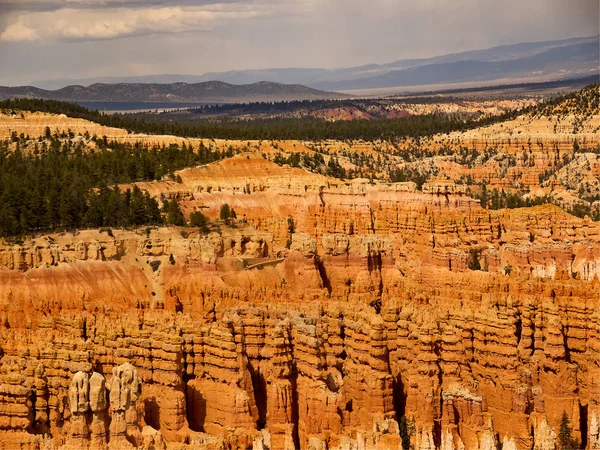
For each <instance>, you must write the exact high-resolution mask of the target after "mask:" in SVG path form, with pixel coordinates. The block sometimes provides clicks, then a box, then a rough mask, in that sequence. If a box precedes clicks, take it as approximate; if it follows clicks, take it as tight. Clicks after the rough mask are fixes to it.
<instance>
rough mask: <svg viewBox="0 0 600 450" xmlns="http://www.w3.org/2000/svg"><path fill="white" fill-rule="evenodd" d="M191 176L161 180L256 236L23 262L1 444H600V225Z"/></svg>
mask: <svg viewBox="0 0 600 450" xmlns="http://www.w3.org/2000/svg"><path fill="white" fill-rule="evenodd" d="M179 174H180V176H181V178H182V183H171V182H156V183H149V184H142V187H143V188H144V189H148V190H149V191H150V192H151V193H152V194H153V195H157V196H159V195H160V194H164V195H165V196H172V197H175V198H178V199H179V200H180V201H181V203H182V206H183V207H184V209H185V211H186V212H187V213H188V214H189V213H190V212H191V211H192V210H193V209H194V208H196V209H200V210H202V211H203V212H204V213H205V214H207V215H208V216H210V217H212V218H215V217H216V216H217V215H218V211H219V207H220V205H221V204H223V203H228V204H229V205H231V206H232V207H233V208H234V209H235V210H236V211H237V214H238V221H237V222H236V228H230V227H227V226H225V224H222V225H221V232H220V233H217V232H212V233H210V234H208V235H201V234H199V233H198V232H197V231H195V230H193V229H184V228H180V229H179V228H177V229H175V228H171V229H167V228H161V229H153V230H148V231H146V230H138V231H127V230H112V233H111V234H108V233H105V232H102V233H101V232H99V231H97V230H83V231H80V232H79V233H78V234H77V235H72V234H61V235H57V234H55V235H47V236H39V237H35V238H31V239H28V240H26V241H25V242H24V243H22V244H20V245H4V246H2V247H0V266H1V268H0V449H7V450H9V449H10V450H12V449H15V448H19V449H59V448H64V449H67V450H70V449H94V450H95V449H121V448H129V447H137V448H144V449H165V448H166V449H190V450H191V449H206V450H208V449H211V450H212V449H253V450H258V449H262V450H267V449H270V450H291V449H310V450H324V449H329V450H334V449H338V450H342V449H365V450H367V449H369V450H370V449H378V450H388V449H400V448H402V445H403V442H402V438H403V437H407V436H408V437H409V438H410V443H411V444H412V445H413V446H414V448H415V449H418V450H429V449H431V450H433V449H443V450H458V449H466V450H484V449H485V450H488V449H489V450H495V449H496V448H497V445H498V444H499V443H501V444H502V447H503V448H504V450H514V449H518V450H525V449H531V448H534V449H540V450H541V449H543V450H553V449H555V448H557V445H558V444H557V436H558V433H559V424H560V421H561V417H562V414H563V412H567V414H568V415H569V418H570V420H571V425H572V427H573V431H574V435H575V436H576V437H577V438H578V439H580V440H581V442H582V446H585V447H586V448H588V449H598V448H600V431H599V429H600V428H599V424H600V286H599V285H600V283H599V281H598V278H599V277H600V225H599V224H598V223H597V222H591V221H589V220H588V219H583V220H581V219H577V218H575V217H573V216H570V215H568V214H566V213H564V212H563V211H562V210H560V209H559V208H557V207H555V206H540V207H536V208H528V209H525V208H524V209H517V210H505V211H502V210H501V211H487V210H484V209H482V208H481V207H480V206H479V203H478V202H477V201H475V200H473V199H471V198H469V197H467V196H466V195H465V193H464V189H463V188H461V187H460V186H455V185H453V184H448V183H446V184H440V183H431V184H428V185H425V186H424V188H423V191H422V192H421V191H417V190H416V189H415V186H414V184H412V183H397V184H385V183H370V182H368V181H366V180H354V181H352V182H343V181H340V180H333V179H329V178H326V177H323V176H320V175H314V174H310V173H307V172H305V171H302V170H300V169H290V168H286V167H279V166H277V165H275V164H272V163H269V162H268V161H265V160H263V159H262V158H260V157H257V156H252V155H240V156H238V157H234V158H232V159H229V160H225V161H222V162H221V163H218V164H213V165H211V166H207V167H203V168H195V169H188V170H184V171H181V172H179ZM290 223H293V225H294V226H293V227H290ZM407 430H408V432H407Z"/></svg>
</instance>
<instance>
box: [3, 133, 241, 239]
mask: <svg viewBox="0 0 600 450" xmlns="http://www.w3.org/2000/svg"><path fill="white" fill-rule="evenodd" d="M95 141H96V147H97V148H96V149H95V150H94V151H84V144H83V143H82V141H79V142H77V143H74V142H73V141H72V140H71V139H67V140H64V139H60V138H58V137H56V136H51V137H50V139H49V140H43V141H42V142H36V143H35V148H34V149H33V151H29V149H28V151H23V150H20V149H17V150H16V151H15V150H9V141H3V142H0V205H2V207H1V208H0V236H3V237H10V236H21V235H25V234H30V233H32V232H42V231H55V230H64V229H75V228H86V227H94V228H95V227H107V226H118V227H128V226H140V225H149V224H157V225H158V224H162V223H165V224H173V225H182V224H183V223H184V222H183V214H182V213H181V211H180V209H179V205H178V204H177V202H175V201H173V202H168V201H166V202H163V208H162V209H160V208H159V204H158V202H157V200H156V199H154V198H152V197H150V196H149V195H148V193H147V192H142V191H141V190H140V189H139V188H137V187H134V188H133V189H128V190H125V191H121V190H119V188H118V187H115V185H116V184H117V183H131V182H135V181H152V180H158V179H161V178H163V177H170V178H171V179H173V180H175V181H177V177H176V176H175V175H174V172H175V171H176V170H179V169H182V168H184V167H189V166H194V165H199V164H206V163H210V162H213V161H217V160H220V159H222V158H226V157H229V156H232V155H233V153H232V152H231V151H228V152H218V151H212V150H209V149H207V148H206V147H204V146H203V145H200V148H196V149H194V148H192V146H186V145H185V144H184V145H183V146H181V147H180V146H178V145H171V146H168V147H164V146H163V147H157V146H155V147H152V148H149V147H148V146H144V145H141V144H133V145H132V144H125V143H119V142H113V141H107V140H106V138H103V139H96V140H95Z"/></svg>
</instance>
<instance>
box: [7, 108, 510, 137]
mask: <svg viewBox="0 0 600 450" xmlns="http://www.w3.org/2000/svg"><path fill="white" fill-rule="evenodd" d="M0 110H5V111H7V110H8V111H15V110H21V111H40V112H46V113H52V114H65V115H67V116H69V117H74V118H81V119H86V120H90V121H92V122H96V123H99V124H101V125H105V126H109V127H117V128H123V129H126V130H128V131H129V132H135V133H146V134H170V135H174V136H184V137H190V138H191V137H196V138H211V139H299V140H323V139H337V140H346V139H363V140H375V139H387V140H392V141H393V140H395V139H398V138H405V137H421V136H431V135H434V134H437V133H450V132H452V131H464V130H467V129H471V128H475V127H479V126H483V125H488V124H492V123H496V122H501V121H503V120H507V119H510V118H512V117H515V116H516V115H517V114H518V112H517V111H510V112H507V113H505V114H502V115H498V116H485V117H480V118H477V119H473V118H471V119H465V118H463V117H461V116H459V115H452V114H425V115H414V116H410V117H403V118H394V119H377V120H365V119H357V120H352V121H335V122H333V121H326V120H324V119H319V118H313V117H303V118H265V119H253V120H239V119H221V120H211V119H200V120H195V121H177V120H172V119H171V117H168V118H164V119H163V118H162V117H161V115H160V114H158V115H156V114H104V113H101V112H99V111H90V110H88V109H87V108H84V107H83V106H80V105H77V104H73V103H67V102H59V101H55V100H41V99H24V98H23V99H13V100H5V101H2V102H0Z"/></svg>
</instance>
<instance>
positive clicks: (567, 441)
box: [558, 411, 579, 450]
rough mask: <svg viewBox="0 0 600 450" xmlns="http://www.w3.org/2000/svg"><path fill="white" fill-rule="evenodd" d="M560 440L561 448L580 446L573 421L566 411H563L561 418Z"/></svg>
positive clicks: (565, 449)
mask: <svg viewBox="0 0 600 450" xmlns="http://www.w3.org/2000/svg"><path fill="white" fill-rule="evenodd" d="M558 442H559V444H560V448H561V450H575V449H578V448H579V441H577V439H575V438H574V437H573V430H572V428H571V422H570V420H569V415H568V414H567V412H566V411H563V414H562V418H561V420H560V428H559V432H558Z"/></svg>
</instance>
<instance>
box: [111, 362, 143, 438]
mask: <svg viewBox="0 0 600 450" xmlns="http://www.w3.org/2000/svg"><path fill="white" fill-rule="evenodd" d="M112 375H113V376H112V379H111V380H110V386H109V388H110V407H111V409H112V420H111V422H110V440H109V444H108V448H109V449H111V450H125V449H132V448H134V443H135V445H136V446H137V445H139V444H140V443H141V431H140V427H139V424H138V420H137V411H136V402H137V400H138V399H139V398H140V395H141V393H142V384H141V382H140V379H139V377H138V373H137V370H136V369H135V367H133V366H132V365H131V364H129V363H125V364H121V365H120V366H118V367H115V368H114V369H113V371H112Z"/></svg>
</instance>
